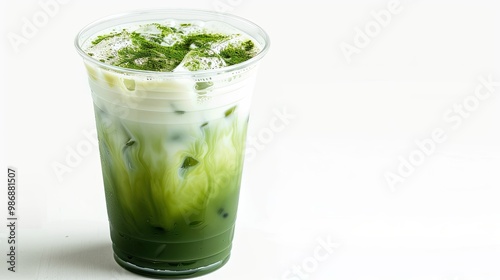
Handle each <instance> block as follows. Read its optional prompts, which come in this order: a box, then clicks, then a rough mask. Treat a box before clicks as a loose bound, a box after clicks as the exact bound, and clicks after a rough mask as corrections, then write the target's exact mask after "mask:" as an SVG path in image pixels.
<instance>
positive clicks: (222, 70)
mask: <svg viewBox="0 0 500 280" xmlns="http://www.w3.org/2000/svg"><path fill="white" fill-rule="evenodd" d="M161 13H165V14H166V15H168V16H166V17H165V19H169V17H170V18H171V19H176V18H175V15H176V14H181V15H193V16H196V15H200V16H213V17H214V18H213V20H217V21H222V22H226V23H228V24H230V25H232V24H231V23H229V22H227V20H231V21H233V22H239V23H241V24H245V25H247V26H248V27H251V28H253V29H254V30H255V32H258V33H259V35H260V36H261V37H262V40H263V41H264V45H263V47H262V49H261V50H260V52H259V53H258V54H257V55H255V56H254V57H252V58H250V59H249V60H246V61H244V62H241V63H238V64H234V65H230V66H226V67H222V68H217V69H208V70H197V71H186V72H184V71H183V72H166V71H152V70H139V69H130V68H125V67H120V66H114V65H111V64H107V63H105V62H102V61H99V60H97V59H96V58H93V57H92V56H90V55H88V54H87V53H86V52H85V51H84V50H83V49H82V47H81V43H83V42H82V37H84V34H86V33H87V32H89V31H90V30H91V29H92V28H96V27H98V26H99V25H103V24H105V23H109V22H112V21H114V20H119V19H123V18H126V17H130V16H140V15H144V16H148V15H150V16H151V15H154V14H161ZM130 23H133V21H131V22H130ZM118 25H119V24H117V26H118ZM235 28H236V29H238V30H241V31H242V32H245V33H247V35H249V36H250V37H251V38H253V39H254V40H256V39H257V38H255V35H252V34H248V32H246V31H245V30H242V29H241V28H238V27H235ZM96 33H97V32H94V33H93V34H92V35H95V34H96ZM92 35H90V36H88V37H87V38H85V41H86V40H88V39H89V38H91V36H92ZM270 43H271V42H270V39H269V35H268V34H267V33H266V32H265V31H264V29H262V28H261V27H260V26H258V25H257V24H255V23H254V22H252V21H250V20H247V19H245V18H243V17H240V16H236V15H233V14H228V13H220V12H215V11H210V10H202V9H154V10H153V9H148V10H135V11H130V12H123V13H118V14H113V15H109V16H106V17H102V18H100V19H98V20H95V21H93V22H91V23H89V24H87V25H86V26H85V27H83V28H82V29H81V30H80V31H79V32H78V34H77V35H76V38H75V40H74V44H75V47H76V50H77V52H78V54H79V55H80V56H81V57H82V58H83V59H84V60H86V61H89V62H91V63H93V64H95V65H97V66H99V67H100V68H104V69H107V70H111V71H114V72H119V73H123V74H128V75H136V76H137V75H144V76H148V77H150V76H154V77H186V76H190V77H200V76H213V75H217V74H222V73H231V72H235V71H238V70H242V69H245V68H248V67H250V66H252V65H254V64H255V63H256V62H258V61H259V60H260V59H262V58H263V57H264V56H265V55H266V53H267V52H268V51H269V47H270Z"/></svg>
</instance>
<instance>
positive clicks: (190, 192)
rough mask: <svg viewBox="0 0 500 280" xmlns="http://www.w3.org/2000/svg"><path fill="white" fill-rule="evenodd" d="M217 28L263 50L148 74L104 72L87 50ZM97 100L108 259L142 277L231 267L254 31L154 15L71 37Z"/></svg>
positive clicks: (229, 20) (101, 24) (245, 25)
mask: <svg viewBox="0 0 500 280" xmlns="http://www.w3.org/2000/svg"><path fill="white" fill-rule="evenodd" d="M166 19H173V20H179V21H193V20H197V21H200V20H201V21H222V22H224V23H226V24H229V25H232V26H233V27H235V28H236V29H238V30H241V31H242V32H244V33H246V34H248V35H249V36H250V37H252V38H253V39H254V40H255V42H257V44H258V45H260V47H261V51H260V53H259V54H257V55H256V56H255V57H253V58H251V59H250V60H247V61H245V62H243V63H240V64H236V65H233V66H228V67H225V68H221V69H214V70H203V71H195V72H153V71H141V70H132V69H125V68H121V67H116V66H111V65H107V64H105V63H102V62H100V61H98V60H96V59H94V58H92V57H91V56H89V55H87V54H86V53H85V51H84V46H85V44H86V43H88V41H89V40H91V39H92V37H93V36H95V34H97V33H99V32H102V31H104V30H107V29H109V28H112V27H115V26H120V25H124V24H130V23H150V22H164V21H165V20H166ZM76 47H77V50H78V52H79V53H80V55H81V56H82V57H83V58H84V64H85V66H86V69H87V73H88V78H89V84H90V88H91V92H92V98H93V101H94V109H95V110H94V111H95V120H96V126H97V132H98V138H99V151H100V157H101V166H102V174H103V181H104V189H105V195H106V204H107V211H108V217H109V223H110V230H111V239H112V242H113V250H114V257H115V260H116V261H117V263H118V264H120V265H121V266H123V267H124V268H126V269H128V270H130V271H132V272H135V273H139V274H143V275H148V276H155V277H163V278H176V277H183V278H185V277H192V276H199V275H203V274H206V273H209V272H211V271H213V270H216V269H218V268H220V267H221V266H223V265H224V264H225V263H226V262H227V261H228V259H229V255H230V252H231V244H232V240H233V234H234V224H235V220H236V214H237V208H238V197H239V189H240V182H241V174H242V168H243V161H244V155H245V142H246V133H247V125H248V119H249V113H250V103H251V96H252V92H253V88H254V84H255V78H256V72H257V66H258V61H259V60H260V59H261V58H262V57H263V56H264V55H265V53H266V52H267V50H268V48H269V39H268V36H267V35H266V33H265V32H264V31H263V30H262V29H261V28H259V27H258V26H257V25H255V24H253V23H251V22H249V21H247V20H245V19H242V18H239V17H235V16H230V15H222V14H218V13H213V12H207V11H192V10H159V11H146V12H137V13H129V14H123V15H118V16H113V17H109V18H105V19H102V20H100V21H97V22H95V23H92V24H90V25H89V26H87V27H86V28H84V29H83V30H82V31H81V32H80V33H79V34H78V36H77V38H76Z"/></svg>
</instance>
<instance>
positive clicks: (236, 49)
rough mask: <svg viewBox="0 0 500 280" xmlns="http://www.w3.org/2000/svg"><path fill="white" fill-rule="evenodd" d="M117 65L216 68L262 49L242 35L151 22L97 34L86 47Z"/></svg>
mask: <svg viewBox="0 0 500 280" xmlns="http://www.w3.org/2000/svg"><path fill="white" fill-rule="evenodd" d="M86 51H87V53H88V55H89V56H92V57H94V58H96V59H98V60H100V61H102V62H104V63H107V64H111V65H114V66H119V67H124V68H130V69H137V70H149V71H163V72H171V71H177V70H180V69H186V70H189V71H197V70H207V69H217V68H222V67H225V66H230V65H234V64H238V63H242V62H244V61H246V60H249V59H250V58H252V57H254V56H255V55H256V54H257V53H258V52H259V49H258V47H257V46H256V45H255V43H254V42H253V41H252V40H250V39H247V38H245V37H244V36H242V35H241V34H222V33H215V32H210V31H207V30H205V29H203V28H201V27H199V26H196V25H193V24H189V23H182V24H180V25H177V26H175V27H172V26H167V25H162V24H158V23H151V24H145V25H141V26H139V27H138V28H136V29H135V30H133V31H131V30H127V29H123V30H121V31H116V30H113V31H112V32H109V33H107V34H104V35H99V36H97V37H95V38H94V39H93V40H92V42H91V45H90V46H89V47H88V48H87V49H86Z"/></svg>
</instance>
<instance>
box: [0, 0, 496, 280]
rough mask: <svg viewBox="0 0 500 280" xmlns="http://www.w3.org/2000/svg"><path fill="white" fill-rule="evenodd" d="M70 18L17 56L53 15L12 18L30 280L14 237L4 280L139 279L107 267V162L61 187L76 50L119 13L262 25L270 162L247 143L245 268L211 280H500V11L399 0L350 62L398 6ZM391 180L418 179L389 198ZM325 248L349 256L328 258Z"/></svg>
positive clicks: (11, 5)
mask: <svg viewBox="0 0 500 280" xmlns="http://www.w3.org/2000/svg"><path fill="white" fill-rule="evenodd" d="M41 1H42V2H46V1H48V0H41ZM6 2H8V3H6ZM61 2H62V1H61ZM66 2H67V3H65V4H59V5H58V7H59V9H58V11H57V12H55V13H54V14H53V15H52V16H50V17H49V19H48V21H47V22H46V23H45V24H44V25H43V26H39V28H38V30H37V31H36V32H34V34H31V35H32V36H30V38H25V39H26V41H24V42H23V43H22V44H20V45H15V44H12V43H11V41H10V40H9V38H11V37H12V36H14V35H13V34H17V35H19V36H22V28H23V25H25V24H26V23H25V20H24V19H26V20H29V21H33V19H34V17H36V15H39V14H40V13H41V12H42V13H43V9H42V8H41V6H40V4H39V2H38V1H33V0H29V1H2V7H1V8H0V9H1V13H2V15H1V18H2V30H1V35H2V36H1V38H2V41H1V43H0V45H1V48H2V52H1V55H2V57H1V64H2V73H1V74H2V75H0V76H1V77H2V82H1V84H2V91H1V92H2V102H1V105H2V107H1V112H2V122H1V126H2V127H1V132H0V133H1V136H2V137H1V139H2V141H3V143H0V144H1V147H2V150H1V151H0V156H1V160H2V162H1V166H2V169H3V170H5V169H6V167H7V165H10V166H15V167H17V168H18V176H19V177H18V179H19V185H18V212H17V213H18V217H19V221H18V223H19V225H18V252H17V254H18V263H17V266H16V270H17V272H16V273H11V272H9V271H7V263H6V259H7V257H6V256H5V255H6V254H7V240H6V237H7V234H8V233H7V228H6V227H5V226H1V227H0V253H1V255H2V256H3V257H0V279H142V278H141V277H139V276H136V275H134V274H131V273H129V272H127V271H125V270H123V269H122V268H120V267H119V266H118V265H116V264H115V263H114V261H113V259H112V250H111V242H110V239H109V230H108V224H107V216H106V208H105V201H104V194H103V187H102V179H101V173H100V164H99V156H98V151H97V148H96V147H95V146H92V151H91V152H90V153H89V154H88V155H85V156H83V157H82V160H81V162H80V163H79V164H77V166H76V167H74V168H72V172H71V173H66V174H64V175H63V177H62V180H59V179H58V177H57V176H56V173H55V172H54V170H53V167H52V166H53V164H54V163H55V162H59V163H63V164H64V163H65V158H66V157H67V156H68V153H69V150H71V149H75V148H76V147H77V146H78V145H81V143H83V142H85V141H87V140H86V139H87V138H86V137H85V136H84V133H85V132H86V131H89V130H92V129H93V128H94V117H93V111H92V100H91V96H90V94H89V89H88V85H87V81H86V74H85V72H84V67H83V65H82V62H81V58H80V57H79V56H78V55H77V54H76V51H75V49H74V47H73V39H74V37H75V35H76V34H77V32H78V31H79V30H80V29H81V28H82V27H83V26H84V25H86V24H88V23H89V22H91V21H94V20H96V19H98V18H101V17H103V16H107V15H110V14H114V13H118V12H124V11H130V10H136V9H149V8H180V7H183V8H199V9H209V10H214V9H220V6H221V5H220V3H228V4H227V5H226V6H223V7H222V8H224V9H226V10H227V11H228V12H231V13H233V14H236V15H239V16H242V17H245V18H247V19H250V20H252V21H254V22H256V23H257V24H259V25H260V26H261V27H263V28H264V29H265V30H266V31H267V32H268V33H269V35H270V37H271V39H272V46H271V51H270V52H269V53H268V55H267V56H266V57H265V59H264V60H263V61H262V63H261V68H260V70H259V71H260V73H259V79H258V83H257V87H256V90H255V96H254V104H253V114H252V120H251V125H250V131H249V136H250V137H254V138H255V139H256V140H255V141H257V142H255V143H257V145H258V148H259V149H256V148H257V146H256V145H255V144H252V145H250V147H251V148H252V147H253V148H254V149H255V150H254V151H256V153H255V156H254V157H252V158H250V159H249V160H247V162H246V165H245V170H244V178H243V182H242V193H241V202H240V209H239V214H238V221H237V231H236V237H235V240H234V248H233V254H232V257H231V260H230V262H229V263H228V264H227V265H226V266H225V267H224V268H222V269H220V270H219V271H217V272H215V273H213V274H210V275H208V276H205V277H202V278H200V279H207V280H208V279H244V280H246V279H264V280H283V279H293V280H298V279H313V280H314V279H325V280H327V279H328V280H330V279H339V280H375V279H383V280H393V279H394V280H396V279H397V280H417V279H418V280H420V279H426V280H486V279H488V280H489V279H495V280H498V279H500V269H499V265H498V264H499V263H500V203H499V198H500V190H499V187H500V175H499V174H500V172H499V170H500V110H499V106H500V86H496V87H495V88H494V92H493V93H492V94H490V96H488V97H487V98H483V100H478V99H474V92H475V89H476V88H477V87H478V86H480V85H481V83H480V77H484V78H485V79H488V77H489V76H490V75H491V79H492V80H494V81H500V69H499V66H500V43H499V42H500V40H499V37H500V22H499V20H498V19H497V18H498V17H499V16H500V5H498V3H497V1H494V0H491V1H486V0H474V1H473V0H458V1H457V0H455V1H451V0H448V1H431V0H422V1H417V0H413V1H410V0H407V1H403V0H401V2H400V8H399V9H401V10H400V11H399V12H398V13H393V14H392V16H391V19H390V22H388V23H387V24H386V26H385V27H382V28H381V30H380V31H379V32H378V34H372V35H373V37H370V41H369V42H366V44H365V45H366V46H362V45H360V42H358V46H359V47H360V48H359V49H358V51H357V53H355V54H353V55H352V56H350V57H349V58H350V59H351V61H350V63H349V61H348V59H347V57H346V56H345V55H344V54H343V52H342V50H341V48H340V45H341V44H343V42H344V43H345V44H349V45H352V46H353V47H356V45H355V41H354V40H355V39H354V38H355V36H356V34H357V31H356V28H359V29H361V30H364V29H365V27H366V26H367V25H368V26H369V27H370V26H371V28H372V29H371V30H372V31H373V32H374V33H377V32H376V31H377V29H376V26H374V25H373V23H374V17H373V15H372V11H374V12H379V11H381V10H382V9H387V5H388V3H390V1H388V0H374V1H367V0H366V1H362V0H358V1H347V0H343V1H320V0H309V1H281V2H278V1H274V2H272V1H263V0H252V1H250V0H198V1H194V0H190V1H187V0H186V1H155V0H141V1H136V0H135V1H125V0H123V1H95V2H91V1H66ZM327 3H328V4H327ZM299 38H300V39H299ZM483 93H484V91H483ZM486 93H487V92H486ZM464 101H466V102H469V103H468V104H469V105H468V108H473V109H471V110H469V111H466V112H465V113H467V114H468V117H467V118H463V119H462V121H461V123H458V120H457V119H456V116H457V115H456V114H455V113H453V111H452V113H449V110H453V109H454V104H462V103H463V102H464ZM474 101H477V102H476V103H474ZM472 105H474V106H473V107H471V106H472ZM276 111H279V112H283V111H286V112H287V113H288V114H290V115H292V116H293V118H291V119H290V120H289V122H288V123H287V124H286V125H285V127H284V129H282V130H280V131H276V130H270V122H271V121H272V120H273V119H274V118H276ZM447 114H451V115H448V117H450V116H454V117H455V119H454V121H451V120H450V119H446V118H445V115H447ZM436 129H441V131H443V133H444V135H445V137H446V140H445V141H444V142H442V143H438V144H436V147H435V148H434V149H433V150H432V151H431V152H429V156H425V158H423V159H421V160H420V162H418V161H417V163H418V166H416V167H415V168H414V171H413V173H412V174H409V175H408V174H400V173H398V166H399V165H400V164H401V159H402V158H403V159H406V160H408V158H409V157H410V156H411V155H418V153H419V152H418V146H417V144H416V142H415V141H419V140H422V139H424V138H429V137H430V136H431V134H432V132H433V131H434V130H436ZM269 132H271V134H270V133H269ZM269 135H272V137H270V136H269ZM428 147H430V146H428ZM416 159H418V157H417V158H416ZM413 161H415V159H414V160H413ZM2 172H5V171H2ZM388 173H393V174H395V175H398V176H399V175H407V176H405V177H404V176H402V177H401V178H402V179H404V181H403V182H399V183H398V184H397V185H396V186H395V187H394V188H391V187H390V185H389V184H388V182H387V181H386V178H385V175H387V174H388ZM3 174H5V173H3ZM1 177H2V178H5V177H6V175H2V176H1ZM403 177H404V178H403ZM2 181H3V182H5V181H4V179H2ZM2 185H3V186H4V187H2V188H1V190H2V191H1V192H2V193H1V195H0V209H1V211H0V212H1V213H2V214H1V215H0V218H1V217H4V218H2V219H3V220H4V222H1V223H0V224H4V223H6V218H7V213H6V212H7V211H6V207H7V198H6V190H5V189H6V183H2ZM318 240H324V241H328V240H330V241H331V242H335V243H337V245H338V246H335V247H336V248H334V249H333V250H331V251H330V253H329V254H328V255H327V256H326V257H323V258H321V259H318V256H317V255H315V252H316V251H317V250H319V249H321V242H320V241H318ZM318 248H319V249H318ZM324 252H326V251H323V253H324Z"/></svg>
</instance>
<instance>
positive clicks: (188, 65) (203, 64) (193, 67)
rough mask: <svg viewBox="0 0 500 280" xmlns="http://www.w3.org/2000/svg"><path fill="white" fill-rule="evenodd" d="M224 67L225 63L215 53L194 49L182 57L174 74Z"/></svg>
mask: <svg viewBox="0 0 500 280" xmlns="http://www.w3.org/2000/svg"><path fill="white" fill-rule="evenodd" d="M225 66H226V62H225V61H224V60H223V59H222V58H221V57H220V56H219V55H218V54H217V53H215V52H213V51H211V50H197V49H195V50H192V51H190V52H189V53H188V54H187V55H186V56H185V57H184V59H183V60H182V61H181V63H180V64H179V65H178V66H177V67H176V68H175V69H174V72H180V71H186V70H188V71H198V70H209V69H219V68H222V67H225Z"/></svg>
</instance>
